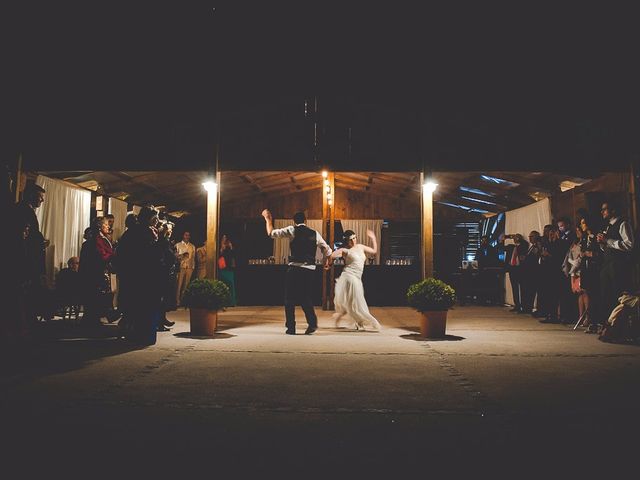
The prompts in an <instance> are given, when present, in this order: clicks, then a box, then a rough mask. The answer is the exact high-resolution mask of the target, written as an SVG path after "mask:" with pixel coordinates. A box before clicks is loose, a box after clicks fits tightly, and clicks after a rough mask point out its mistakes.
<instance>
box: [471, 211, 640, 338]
mask: <svg viewBox="0 0 640 480" xmlns="http://www.w3.org/2000/svg"><path fill="white" fill-rule="evenodd" d="M619 212H620V209H619V207H618V206H617V205H616V204H615V203H614V202H611V201H609V202H605V203H603V204H602V208H601V211H600V214H601V215H600V217H601V218H598V217H596V216H590V215H589V214H588V212H586V211H581V212H580V215H579V218H578V222H577V225H576V226H575V227H574V226H572V224H571V221H570V220H569V219H567V218H562V219H560V220H558V221H557V222H556V223H555V224H551V225H546V226H545V227H544V229H543V232H542V234H540V233H539V232H537V231H532V232H530V233H529V235H528V239H525V238H524V236H523V235H522V234H519V233H516V234H507V235H503V236H502V238H500V241H499V244H498V247H497V248H495V247H491V246H490V245H489V244H488V239H487V238H486V237H484V238H483V239H482V240H481V246H480V249H479V250H478V258H477V259H478V263H479V265H491V264H496V262H497V258H498V256H499V251H498V250H500V249H502V250H503V251H504V266H505V269H506V271H507V272H508V273H509V280H510V283H511V290H512V292H513V308H512V309H511V311H513V312H517V313H521V314H531V315H533V316H534V317H538V318H539V319H540V322H542V323H574V324H576V325H582V326H583V327H584V328H585V332H587V333H600V334H601V338H603V339H604V337H606V335H604V336H603V332H604V333H606V328H607V326H608V325H609V323H608V319H609V316H610V315H611V313H612V311H613V310H614V309H615V308H616V306H617V305H618V304H619V302H620V300H619V299H620V297H621V296H622V295H623V293H631V292H632V291H633V285H632V283H633V281H632V280H633V279H632V272H633V265H634V261H636V259H635V258H634V246H635V240H634V234H633V230H632V228H631V225H630V223H629V222H628V221H627V220H626V219H624V218H623V217H621V216H620V213H619ZM505 239H511V240H512V241H513V242H512V243H508V244H506V245H505ZM534 307H535V308H534Z"/></svg>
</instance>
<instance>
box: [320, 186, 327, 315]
mask: <svg viewBox="0 0 640 480" xmlns="http://www.w3.org/2000/svg"><path fill="white" fill-rule="evenodd" d="M327 178H328V177H327ZM320 180H321V182H322V232H320V233H321V234H322V238H324V239H325V240H327V237H328V233H329V231H328V230H329V228H328V221H329V204H328V197H327V189H326V186H325V178H324V176H323V177H321V179H320ZM327 241H328V240H327ZM328 306H329V303H328V292H327V271H326V270H325V269H324V268H323V269H322V310H327V308H328Z"/></svg>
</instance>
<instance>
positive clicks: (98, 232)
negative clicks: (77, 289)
mask: <svg viewBox="0 0 640 480" xmlns="http://www.w3.org/2000/svg"><path fill="white" fill-rule="evenodd" d="M114 255H115V252H114V250H113V245H112V244H111V240H109V222H108V220H107V219H106V218H105V217H98V218H96V219H95V220H94V221H93V224H92V227H91V232H90V234H89V236H88V238H87V240H86V241H85V242H84V244H83V245H82V248H81V250H80V268H79V274H80V278H81V280H82V285H83V289H84V301H83V304H84V307H85V310H84V315H83V317H82V322H83V324H84V325H85V326H88V327H95V326H99V325H100V319H101V318H102V317H103V316H107V317H108V319H109V321H115V320H116V318H117V316H116V315H115V312H113V292H112V291H111V276H110V274H111V272H112V265H111V261H112V260H113V257H114Z"/></svg>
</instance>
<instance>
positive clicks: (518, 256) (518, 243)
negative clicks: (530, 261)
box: [505, 233, 529, 313]
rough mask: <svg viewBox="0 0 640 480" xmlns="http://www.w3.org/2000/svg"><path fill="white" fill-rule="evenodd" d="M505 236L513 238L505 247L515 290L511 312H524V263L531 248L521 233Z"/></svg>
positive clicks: (507, 263)
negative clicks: (511, 242)
mask: <svg viewBox="0 0 640 480" xmlns="http://www.w3.org/2000/svg"><path fill="white" fill-rule="evenodd" d="M505 238H511V239H513V242H514V243H513V244H510V245H507V246H506V247H505V251H506V257H505V263H506V265H507V271H508V272H509V280H510V282H511V290H512V292H513V303H514V306H513V308H512V309H511V310H510V311H511V312H517V313H524V307H523V304H522V293H523V292H522V289H521V287H522V285H523V277H522V263H523V262H524V259H525V257H526V254H527V250H528V249H529V244H528V243H527V241H526V240H525V239H524V238H523V236H522V235H520V234H519V233H515V234H512V235H505Z"/></svg>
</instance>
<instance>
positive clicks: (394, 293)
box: [236, 264, 420, 306]
mask: <svg viewBox="0 0 640 480" xmlns="http://www.w3.org/2000/svg"><path fill="white" fill-rule="evenodd" d="M343 268H344V267H343V265H335V266H334V269H335V278H336V279H337V278H338V276H339V275H340V274H341V273H342V269H343ZM286 270H287V265H273V264H262V265H260V264H258V265H241V266H239V267H238V268H237V269H236V291H237V297H238V305H247V306H248V305H283V304H284V276H285V272H286ZM419 280H420V266H419V265H416V264H414V265H366V266H365V267H364V272H363V274H362V283H363V285H364V293H365V299H366V300H367V304H368V305H370V306H404V305H406V293H407V289H408V288H409V285H411V284H412V283H415V282H417V281H419ZM314 282H315V285H314V289H313V293H314V295H313V301H314V305H316V306H320V305H321V304H322V266H321V265H318V266H316V270H315V279H314Z"/></svg>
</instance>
